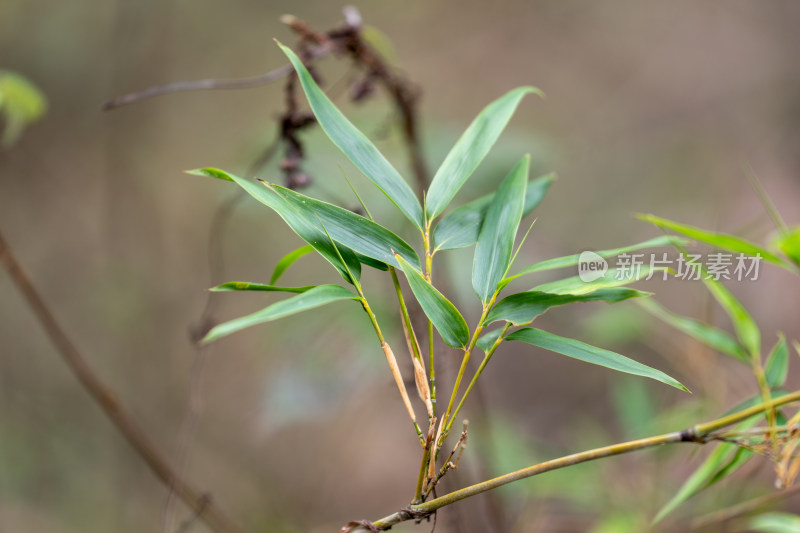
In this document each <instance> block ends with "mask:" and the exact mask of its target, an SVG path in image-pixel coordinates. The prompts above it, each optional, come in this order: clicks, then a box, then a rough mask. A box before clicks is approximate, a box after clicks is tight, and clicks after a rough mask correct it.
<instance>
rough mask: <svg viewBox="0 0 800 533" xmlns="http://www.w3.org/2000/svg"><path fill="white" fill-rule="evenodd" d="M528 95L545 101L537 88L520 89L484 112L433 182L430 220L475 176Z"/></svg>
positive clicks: (429, 196)
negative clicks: (475, 172) (481, 163)
mask: <svg viewBox="0 0 800 533" xmlns="http://www.w3.org/2000/svg"><path fill="white" fill-rule="evenodd" d="M528 93H536V94H538V95H539V96H541V97H544V93H542V92H541V91H540V90H539V89H537V88H535V87H519V88H517V89H514V90H512V91H509V92H508V93H506V94H505V95H503V96H501V97H500V98H498V99H497V100H495V101H494V102H492V103H491V104H489V105H488V106H486V108H484V110H483V111H481V112H480V113H479V114H478V116H477V117H475V120H473V121H472V124H470V125H469V127H468V128H467V130H466V131H465V132H464V133H463V135H461V138H459V139H458V141H456V144H455V145H454V146H453V148H452V149H451V150H450V153H448V154H447V157H445V159H444V162H442V165H441V166H440V167H439V170H437V171H436V175H435V176H434V177H433V180H432V181H431V186H430V188H429V189H428V194H427V196H426V200H425V210H426V212H427V213H428V219H429V220H433V219H434V218H436V217H437V216H438V215H439V214H440V213H441V212H442V211H444V209H445V208H446V207H447V205H448V204H449V203H450V201H451V200H452V199H453V197H454V196H455V195H456V193H457V192H458V191H459V189H461V186H462V185H464V183H465V182H466V181H467V179H468V178H469V177H470V176H471V175H472V173H473V172H474V171H475V169H476V168H477V167H478V165H479V164H480V162H481V161H483V158H484V157H486V154H487V153H488V152H489V149H491V147H492V146H493V145H494V143H495V142H496V141H497V138H498V137H500V134H501V133H502V132H503V129H505V127H506V124H508V121H509V120H511V116H512V115H513V114H514V111H515V110H516V109H517V105H519V102H520V101H521V100H522V98H523V97H524V96H525V95H526V94H528Z"/></svg>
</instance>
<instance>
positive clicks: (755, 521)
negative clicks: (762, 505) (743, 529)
mask: <svg viewBox="0 0 800 533" xmlns="http://www.w3.org/2000/svg"><path fill="white" fill-rule="evenodd" d="M747 529H748V531H754V532H757V533H800V516H797V515H794V514H790V513H778V512H771V513H762V514H760V515H758V516H755V517H753V518H751V519H750V521H749V522H748V524H747Z"/></svg>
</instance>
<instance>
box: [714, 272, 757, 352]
mask: <svg viewBox="0 0 800 533" xmlns="http://www.w3.org/2000/svg"><path fill="white" fill-rule="evenodd" d="M706 278H707V275H706V272H705V269H704V270H703V283H704V284H705V286H706V288H708V290H709V292H711V294H712V295H713V296H714V298H715V299H716V300H717V302H718V303H719V304H720V305H721V306H722V308H723V309H724V310H725V312H726V313H727V314H728V316H729V317H730V319H731V322H733V328H734V329H735V330H736V336H737V337H739V341H740V342H741V343H742V346H744V348H745V350H746V351H747V353H748V354H749V355H750V357H751V358H753V359H755V358H758V357H760V354H761V331H760V330H759V329H758V326H757V325H756V322H755V320H753V317H752V316H750V313H748V312H747V309H745V308H744V306H743V305H742V304H741V302H739V300H737V299H736V298H735V297H734V296H733V294H731V292H730V291H729V290H728V289H727V288H726V287H725V286H724V285H723V284H722V283H720V282H719V281H717V280H715V279H713V278H708V279H706Z"/></svg>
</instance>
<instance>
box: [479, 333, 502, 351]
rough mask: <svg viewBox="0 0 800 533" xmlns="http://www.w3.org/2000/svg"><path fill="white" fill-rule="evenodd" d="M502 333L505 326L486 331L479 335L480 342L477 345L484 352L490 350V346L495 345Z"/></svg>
mask: <svg viewBox="0 0 800 533" xmlns="http://www.w3.org/2000/svg"><path fill="white" fill-rule="evenodd" d="M501 333H503V328H498V329H495V330H492V331H490V332H488V333H484V334H483V335H481V336H480V337H478V342H476V343H475V345H476V346H477V347H478V348H480V349H481V350H483V351H484V352H488V351H489V348H491V347H492V346H493V345H494V343H495V342H496V341H497V339H498V337H500V334H501Z"/></svg>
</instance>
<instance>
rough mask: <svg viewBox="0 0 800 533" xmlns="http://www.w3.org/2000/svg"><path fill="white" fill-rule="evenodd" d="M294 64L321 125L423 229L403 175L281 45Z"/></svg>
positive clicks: (301, 63) (359, 166) (346, 153)
mask: <svg viewBox="0 0 800 533" xmlns="http://www.w3.org/2000/svg"><path fill="white" fill-rule="evenodd" d="M278 46H280V48H281V50H283V53H284V54H286V56H287V57H288V58H289V61H291V62H292V65H293V66H294V69H295V70H296V71H297V76H298V78H299V79H300V84H301V85H302V86H303V91H304V92H305V93H306V98H308V103H309V105H310V106H311V109H312V110H313V111H314V116H315V117H316V118H317V122H319V125H320V126H321V127H322V129H323V130H324V131H325V133H326V134H327V135H328V137H329V138H330V139H331V141H333V143H334V144H335V145H336V146H338V147H339V149H340V150H341V151H342V152H343V153H344V155H346V156H347V157H348V158H349V159H350V161H352V162H353V164H354V165H355V166H357V167H358V169H359V170H361V172H363V173H364V175H365V176H367V178H369V179H370V181H372V183H374V184H375V185H376V186H377V187H378V188H379V189H380V190H381V191H383V193H384V194H385V195H386V196H387V197H388V198H389V200H391V201H392V203H394V204H395V205H396V206H397V208H398V209H400V211H401V212H402V213H403V214H404V215H405V216H406V217H408V219H409V220H411V222H413V223H414V225H415V226H417V227H418V228H420V229H421V228H422V207H421V206H420V203H419V201H418V200H417V197H416V196H415V195H414V192H413V191H412V190H411V187H410V186H409V185H408V182H406V181H405V180H404V179H403V178H402V177H401V176H400V173H398V172H397V170H395V168H394V167H393V166H392V165H391V163H389V161H387V160H386V158H385V157H384V156H383V154H381V153H380V152H379V151H378V149H377V148H375V145H374V144H372V141H370V140H369V139H368V138H367V137H366V136H365V135H364V134H363V133H361V131H359V130H358V128H356V127H355V126H354V125H353V124H352V123H351V122H350V121H349V120H348V119H347V118H346V117H345V116H344V115H343V114H342V112H341V111H339V109H337V108H336V106H335V105H333V102H331V101H330V99H329V98H328V97H327V96H326V95H325V93H324V92H323V91H322V90H321V89H320V88H319V86H318V85H317V84H316V82H315V81H314V78H312V77H311V74H309V72H308V70H307V69H306V67H305V66H304V65H303V62H302V61H300V58H298V57H297V55H295V53H294V52H292V50H290V49H289V48H288V47H286V46H284V45H282V44H280V43H279V44H278Z"/></svg>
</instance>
